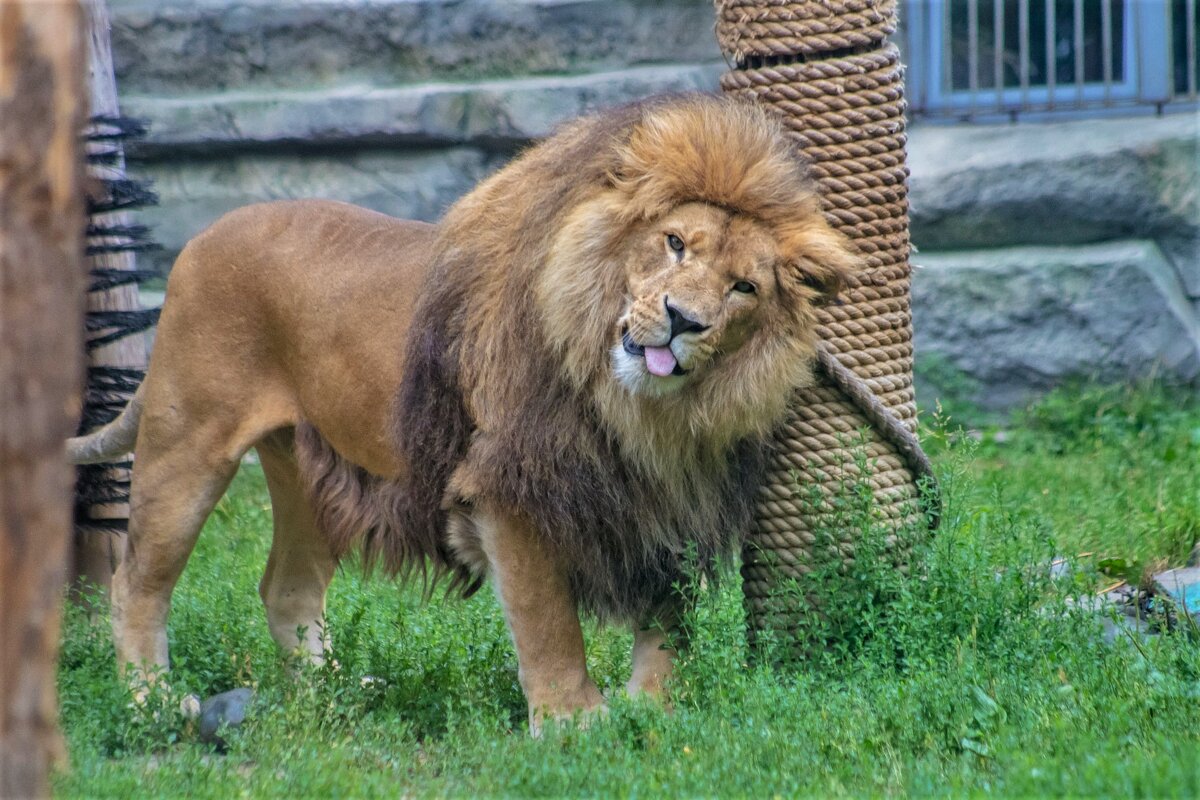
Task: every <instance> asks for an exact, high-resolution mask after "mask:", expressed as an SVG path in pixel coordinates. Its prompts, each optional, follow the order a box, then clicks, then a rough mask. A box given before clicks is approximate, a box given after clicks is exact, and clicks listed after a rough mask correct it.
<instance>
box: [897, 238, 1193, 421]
mask: <svg viewBox="0 0 1200 800" xmlns="http://www.w3.org/2000/svg"><path fill="white" fill-rule="evenodd" d="M913 262H914V264H916V265H919V266H917V267H916V268H915V269H914V273H913V282H912V287H913V288H912V292H913V328H914V331H915V342H914V344H915V347H916V352H917V362H916V385H917V392H918V399H919V401H920V402H921V404H922V405H923V406H924V407H925V408H932V407H933V403H932V401H933V399H934V398H942V399H943V401H946V400H949V401H950V402H953V403H955V404H956V405H958V404H959V403H958V402H956V401H961V402H965V403H967V404H971V405H974V406H976V407H979V408H982V409H984V410H988V411H1005V410H1007V409H1011V408H1014V407H1019V406H1021V405H1024V404H1025V403H1026V402H1028V401H1029V400H1031V399H1033V398H1034V397H1036V396H1038V395H1040V394H1042V393H1043V392H1045V391H1046V390H1047V389H1050V388H1053V387H1054V386H1057V385H1059V384H1061V383H1063V382H1064V381H1067V380H1069V379H1073V378H1083V379H1094V380H1097V381H1100V382H1101V383H1119V382H1124V381H1132V380H1138V379H1142V378H1148V377H1150V376H1155V377H1156V378H1158V379H1160V380H1165V381H1172V382H1176V383H1182V384H1189V383H1190V384H1192V385H1196V384H1200V315H1198V313H1197V309H1196V307H1195V306H1193V305H1192V304H1191V303H1190V301H1189V298H1188V297H1187V295H1186V294H1185V290H1184V288H1183V286H1182V283H1181V281H1180V280H1179V277H1178V274H1177V272H1176V271H1175V269H1174V267H1173V265H1172V264H1171V263H1170V262H1169V260H1168V259H1167V257H1166V256H1165V255H1164V254H1163V252H1162V250H1161V249H1160V247H1159V246H1158V244H1157V243H1155V242H1153V241H1148V240H1140V239H1134V240H1119V241H1112V242H1105V243H1103V244H1091V245H1077V246H1072V247H1006V248H996V249H989V250H962V251H950V252H940V253H930V252H924V253H920V254H918V255H914V256H913ZM949 404H950V403H945V405H949ZM959 407H961V406H959Z"/></svg>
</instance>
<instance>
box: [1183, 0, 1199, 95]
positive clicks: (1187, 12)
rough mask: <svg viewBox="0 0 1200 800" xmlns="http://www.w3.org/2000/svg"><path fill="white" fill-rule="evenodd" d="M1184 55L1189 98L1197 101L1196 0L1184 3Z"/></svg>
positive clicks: (1188, 0) (1186, 0)
mask: <svg viewBox="0 0 1200 800" xmlns="http://www.w3.org/2000/svg"><path fill="white" fill-rule="evenodd" d="M1183 7H1184V12H1183V19H1184V26H1185V27H1184V29H1183V35H1184V41H1185V47H1184V54H1185V58H1187V62H1186V63H1187V67H1186V70H1185V74H1186V75H1187V79H1186V80H1187V96H1188V99H1190V100H1192V101H1195V100H1196V70H1197V65H1196V60H1197V59H1196V0H1185V2H1184V5H1183Z"/></svg>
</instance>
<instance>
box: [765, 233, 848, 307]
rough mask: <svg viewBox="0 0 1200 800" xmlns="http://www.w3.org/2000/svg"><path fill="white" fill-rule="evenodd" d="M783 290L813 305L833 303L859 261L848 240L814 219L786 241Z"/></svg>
mask: <svg viewBox="0 0 1200 800" xmlns="http://www.w3.org/2000/svg"><path fill="white" fill-rule="evenodd" d="M786 245H787V247H786V250H787V252H786V255H785V262H786V267H785V269H784V273H785V275H784V282H785V288H787V289H790V290H791V291H793V292H796V293H798V294H799V295H801V296H802V297H804V298H805V299H807V300H808V301H809V302H811V303H813V304H814V305H827V304H829V303H832V302H836V300H837V297H838V295H839V294H840V293H841V291H842V289H843V288H845V286H846V284H847V282H848V281H849V280H850V277H851V276H852V275H854V273H855V272H856V271H858V269H859V268H860V266H861V263H862V260H861V258H860V256H859V255H858V254H857V253H856V252H855V251H854V249H853V246H852V245H851V244H850V240H849V239H847V238H846V237H845V236H843V235H842V234H840V233H838V232H837V231H835V230H834V229H833V228H831V227H829V225H828V224H827V223H826V222H825V220H824V219H821V218H819V217H818V218H816V219H815V220H814V221H813V222H811V223H810V224H808V225H805V226H804V228H803V229H801V230H798V231H796V232H795V233H794V234H793V235H792V236H790V237H788V241H787V243H786Z"/></svg>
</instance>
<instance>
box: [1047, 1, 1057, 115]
mask: <svg viewBox="0 0 1200 800" xmlns="http://www.w3.org/2000/svg"><path fill="white" fill-rule="evenodd" d="M1054 3H1055V0H1046V3H1045V12H1046V98H1047V107H1048V108H1054V88H1055V83H1056V80H1057V78H1058V48H1057V47H1056V46H1055V41H1054V26H1055V19H1056V15H1055V9H1054Z"/></svg>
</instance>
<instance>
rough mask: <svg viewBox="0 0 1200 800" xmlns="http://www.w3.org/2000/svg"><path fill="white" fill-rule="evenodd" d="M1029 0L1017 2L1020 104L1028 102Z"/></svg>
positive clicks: (1023, 104)
mask: <svg viewBox="0 0 1200 800" xmlns="http://www.w3.org/2000/svg"><path fill="white" fill-rule="evenodd" d="M1031 57H1032V56H1031V55H1030V48H1029V0H1020V2H1019V3H1018V4H1017V59H1018V61H1019V62H1020V68H1019V74H1018V80H1019V81H1020V84H1021V105H1022V106H1026V105H1028V104H1029V62H1030V58H1031Z"/></svg>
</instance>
